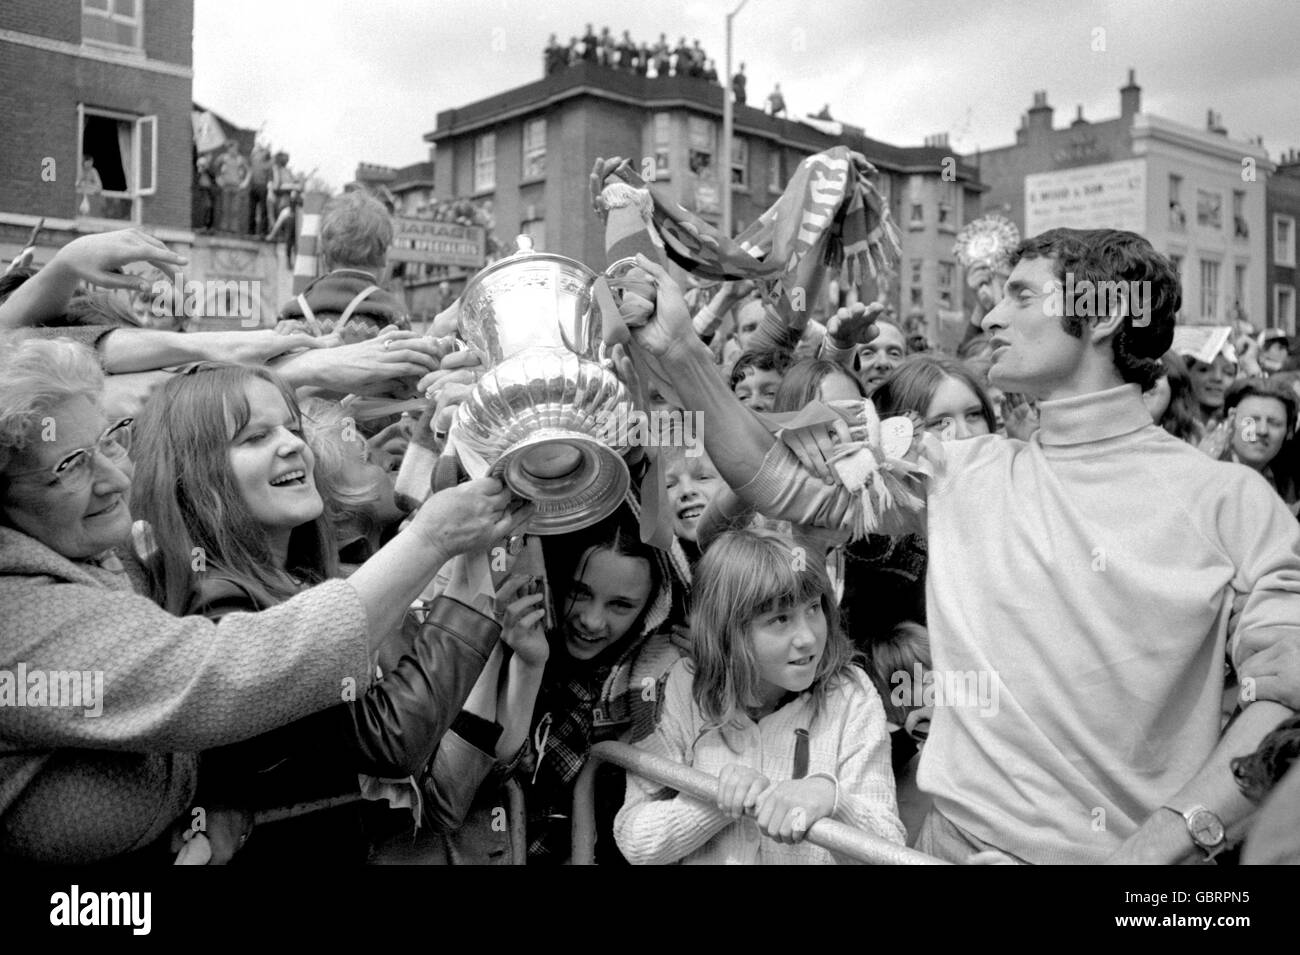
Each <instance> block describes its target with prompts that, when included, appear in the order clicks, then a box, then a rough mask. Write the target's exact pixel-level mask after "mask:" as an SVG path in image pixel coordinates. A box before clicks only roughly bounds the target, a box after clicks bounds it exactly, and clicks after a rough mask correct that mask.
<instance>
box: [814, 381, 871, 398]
mask: <svg viewBox="0 0 1300 955" xmlns="http://www.w3.org/2000/svg"><path fill="white" fill-rule="evenodd" d="M817 398H818V400H819V401H861V400H862V392H861V391H859V390H858V386H857V383H856V382H854V381H853V379H851V378H850V377H849V376H848V375H843V374H834V375H827V376H826V377H825V378H823V379H822V383H821V384H820V385H818V386H817Z"/></svg>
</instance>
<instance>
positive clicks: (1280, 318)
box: [1272, 282, 1296, 335]
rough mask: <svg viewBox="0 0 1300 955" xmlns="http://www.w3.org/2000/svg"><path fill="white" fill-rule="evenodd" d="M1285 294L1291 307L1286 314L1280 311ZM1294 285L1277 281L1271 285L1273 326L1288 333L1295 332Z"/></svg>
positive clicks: (1292, 333)
mask: <svg viewBox="0 0 1300 955" xmlns="http://www.w3.org/2000/svg"><path fill="white" fill-rule="evenodd" d="M1283 295H1285V296H1286V297H1287V299H1288V300H1289V301H1290V305H1291V307H1290V308H1289V309H1288V310H1287V314H1285V315H1284V314H1283V313H1282V297H1283ZM1295 302H1296V297H1295V286H1294V285H1287V284H1285V283H1284V282H1278V283H1277V284H1276V285H1274V286H1273V322H1272V324H1273V326H1274V327H1276V328H1280V329H1282V330H1283V331H1284V332H1286V333H1287V334H1288V335H1294V334H1295Z"/></svg>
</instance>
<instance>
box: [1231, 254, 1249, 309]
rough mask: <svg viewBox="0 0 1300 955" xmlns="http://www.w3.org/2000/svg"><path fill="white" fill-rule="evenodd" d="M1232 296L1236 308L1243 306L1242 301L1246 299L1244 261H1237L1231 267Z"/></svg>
mask: <svg viewBox="0 0 1300 955" xmlns="http://www.w3.org/2000/svg"><path fill="white" fill-rule="evenodd" d="M1232 297H1233V299H1235V300H1236V303H1237V308H1239V309H1240V308H1244V306H1243V305H1242V302H1244V301H1246V263H1244V262H1238V263H1237V264H1236V265H1234V266H1233V267H1232Z"/></svg>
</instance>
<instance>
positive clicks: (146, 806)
mask: <svg viewBox="0 0 1300 955" xmlns="http://www.w3.org/2000/svg"><path fill="white" fill-rule="evenodd" d="M102 387H103V376H102V373H101V372H100V369H99V366H98V364H97V362H96V361H95V358H94V356H93V355H92V353H91V352H90V351H89V350H87V349H85V348H84V347H82V346H79V345H75V344H73V343H71V342H66V341H48V340H40V339H31V340H25V341H19V342H15V341H8V342H0V608H3V611H2V612H0V708H3V722H0V859H16V860H27V861H38V862H72V863H85V862H97V861H102V860H110V859H120V858H123V857H127V856H130V855H132V854H140V853H145V852H149V851H153V850H157V851H160V852H161V851H165V849H166V847H165V845H163V846H162V847H161V848H160V847H159V837H161V836H164V835H165V834H166V833H167V832H168V830H169V829H170V827H171V826H172V824H173V822H175V821H176V820H177V819H178V817H181V816H183V815H186V811H187V809H189V807H190V801H191V799H192V797H193V794H194V792H195V785H196V779H197V771H198V763H197V759H196V757H195V756H193V755H191V754H193V753H196V752H198V751H201V750H205V749H210V748H213V747H216V746H221V745H225V744H229V743H235V742H238V741H240V740H245V739H248V738H250V737H253V736H256V735H258V734H262V733H266V732H268V731H270V730H273V729H275V728H277V727H279V726H282V725H285V724H287V723H289V722H290V721H293V720H297V719H299V718H302V717H305V716H308V715H310V714H312V713H315V712H318V711H321V710H323V709H325V708H327V707H330V706H332V705H334V704H337V703H339V702H340V700H342V699H347V698H348V696H347V694H348V693H349V691H350V688H351V690H352V691H356V692H358V693H359V692H360V691H362V690H364V689H365V688H366V687H367V686H368V685H369V684H370V682H371V681H370V676H371V674H372V673H373V664H372V663H371V657H372V654H373V653H375V652H376V651H377V650H378V649H379V648H380V647H381V646H382V645H383V644H384V643H385V641H386V640H387V639H388V638H389V635H390V634H391V633H393V632H394V631H396V630H397V629H398V628H399V627H400V624H401V621H402V618H403V616H404V614H405V611H406V608H407V607H408V606H409V605H410V604H411V602H412V601H413V600H414V599H415V598H416V597H417V596H418V595H419V594H420V592H421V590H422V589H423V588H424V587H425V586H426V585H427V584H428V582H429V581H430V580H431V579H432V578H433V576H434V574H435V573H436V572H437V571H438V569H439V567H440V566H441V565H442V564H443V563H445V562H446V561H447V560H448V559H449V558H450V557H451V556H453V555H455V554H459V553H464V552H467V551H471V550H476V549H481V548H483V547H486V546H487V545H488V544H489V543H490V542H491V541H493V540H497V539H500V538H501V537H504V536H506V535H507V534H509V533H511V532H513V530H514V528H515V527H517V526H518V525H519V523H520V522H521V521H522V520H526V519H527V516H528V513H527V511H519V512H516V513H514V514H511V513H510V510H509V496H508V494H507V493H506V492H505V491H504V489H503V488H502V487H501V486H500V484H499V483H498V482H496V481H492V480H484V481H478V482H471V483H468V484H464V485H461V486H460V487H458V488H455V489H452V490H450V491H445V492H443V493H440V494H436V495H433V496H432V497H431V498H429V500H428V501H427V502H426V503H425V505H424V506H423V507H422V508H421V509H420V511H419V512H417V513H416V514H415V515H414V518H413V519H412V522H411V525H410V527H408V528H407V529H406V530H405V531H403V532H402V533H401V534H399V535H398V536H397V537H396V538H395V539H394V540H393V541H391V542H390V543H389V544H388V545H386V546H385V547H384V548H383V549H381V550H380V551H379V552H378V553H377V554H376V555H375V556H374V557H372V558H371V560H369V561H367V562H366V563H365V564H364V565H362V566H361V567H360V568H358V570H357V571H356V572H355V573H354V574H353V575H352V577H351V578H350V579H348V580H346V581H345V580H330V581H326V582H324V583H321V584H319V585H317V586H315V587H311V588H309V589H306V590H304V591H303V592H302V593H300V594H298V595H296V596H294V597H292V598H291V599H289V600H286V601H285V602H283V603H281V604H279V605H277V606H275V607H272V608H270V609H268V610H265V611H263V612H261V613H240V614H233V615H230V616H228V617H225V618H223V619H221V620H220V621H219V622H214V621H211V620H208V619H206V618H203V617H176V616H172V615H171V614H169V613H168V612H167V611H165V610H163V609H162V608H160V607H158V606H157V605H156V604H154V603H153V602H152V601H150V600H149V599H148V598H146V597H144V596H142V595H140V594H139V593H137V592H136V589H135V584H133V582H132V580H131V578H130V577H129V575H128V573H127V572H126V571H129V570H130V568H131V567H132V566H133V565H132V564H131V562H129V561H128V562H127V564H126V566H125V567H124V566H123V563H122V561H120V560H118V558H117V556H116V554H115V549H116V548H118V547H119V546H121V545H123V544H124V543H126V542H127V541H129V539H130V537H131V530H132V515H131V504H130V490H131V478H132V465H131V459H130V456H129V450H130V445H131V429H132V422H131V421H130V420H129V419H127V420H120V421H107V420H105V418H104V416H103V414H102V412H101V410H100V408H99V407H98V404H97V402H98V399H99V397H100V394H101V390H102ZM194 559H195V560H196V561H199V560H201V559H202V554H196V555H195V557H194ZM478 650H479V652H481V653H482V655H483V656H484V658H486V654H487V653H488V652H489V651H490V650H491V646H490V645H489V646H485V647H481V648H478ZM353 698H355V696H354V697H353ZM206 808H211V807H206ZM196 818H198V817H196ZM186 819H187V821H188V819H189V817H188V815H186ZM153 857H156V856H153Z"/></svg>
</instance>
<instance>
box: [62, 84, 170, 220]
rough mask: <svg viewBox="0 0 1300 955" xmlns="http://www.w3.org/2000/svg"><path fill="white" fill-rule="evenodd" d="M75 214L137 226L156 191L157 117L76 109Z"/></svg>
mask: <svg viewBox="0 0 1300 955" xmlns="http://www.w3.org/2000/svg"><path fill="white" fill-rule="evenodd" d="M77 112H78V120H79V121H78V124H77V127H78V130H79V137H78V150H77V155H78V158H79V160H80V162H79V165H78V169H77V213H78V215H81V216H83V217H87V218H93V219H121V220H126V221H130V222H140V221H142V220H141V211H142V210H141V208H140V203H139V200H140V199H141V198H142V197H144V196H152V195H153V194H154V193H156V192H157V191H158V117H157V116H134V115H132V114H130V113H119V112H115V111H113V110H103V109H96V108H93V107H89V106H78V107H77Z"/></svg>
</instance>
